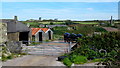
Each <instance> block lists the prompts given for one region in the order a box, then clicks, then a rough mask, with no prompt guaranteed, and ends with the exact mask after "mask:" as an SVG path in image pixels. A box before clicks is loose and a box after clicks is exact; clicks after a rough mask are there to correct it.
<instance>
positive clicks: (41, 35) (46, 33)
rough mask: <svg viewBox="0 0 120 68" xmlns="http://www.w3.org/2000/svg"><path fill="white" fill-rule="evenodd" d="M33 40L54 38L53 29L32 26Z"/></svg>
mask: <svg viewBox="0 0 120 68" xmlns="http://www.w3.org/2000/svg"><path fill="white" fill-rule="evenodd" d="M31 30H32V38H33V41H43V40H51V39H53V31H52V30H51V29H49V28H31Z"/></svg>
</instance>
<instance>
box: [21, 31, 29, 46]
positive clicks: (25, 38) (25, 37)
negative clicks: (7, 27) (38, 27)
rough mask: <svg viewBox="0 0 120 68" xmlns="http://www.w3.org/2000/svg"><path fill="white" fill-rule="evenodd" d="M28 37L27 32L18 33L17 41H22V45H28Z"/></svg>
mask: <svg viewBox="0 0 120 68" xmlns="http://www.w3.org/2000/svg"><path fill="white" fill-rule="evenodd" d="M28 35H29V32H20V33H19V41H23V44H28V42H27V41H28Z"/></svg>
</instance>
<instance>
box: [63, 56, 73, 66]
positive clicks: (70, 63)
mask: <svg viewBox="0 0 120 68" xmlns="http://www.w3.org/2000/svg"><path fill="white" fill-rule="evenodd" d="M63 64H64V65H66V66H68V67H70V66H71V65H72V62H71V61H70V60H69V58H65V59H63Z"/></svg>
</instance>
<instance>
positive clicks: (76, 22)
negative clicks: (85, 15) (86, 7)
mask: <svg viewBox="0 0 120 68" xmlns="http://www.w3.org/2000/svg"><path fill="white" fill-rule="evenodd" d="M75 23H79V24H99V23H98V22H75Z"/></svg>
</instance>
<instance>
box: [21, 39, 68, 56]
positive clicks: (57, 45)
mask: <svg viewBox="0 0 120 68" xmlns="http://www.w3.org/2000/svg"><path fill="white" fill-rule="evenodd" d="M68 49H69V44H68V43H65V42H63V41H53V42H44V43H42V44H40V45H33V46H23V52H25V53H28V54H32V55H50V56H56V55H62V54H64V53H67V51H68Z"/></svg>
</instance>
